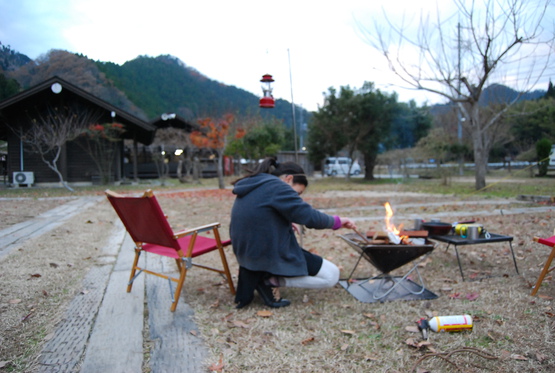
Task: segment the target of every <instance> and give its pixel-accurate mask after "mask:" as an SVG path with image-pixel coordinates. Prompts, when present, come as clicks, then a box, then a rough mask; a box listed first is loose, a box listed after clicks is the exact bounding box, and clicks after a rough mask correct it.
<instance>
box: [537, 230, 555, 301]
mask: <svg viewBox="0 0 555 373" xmlns="http://www.w3.org/2000/svg"><path fill="white" fill-rule="evenodd" d="M534 241H535V242H538V243H541V244H543V245H546V246H550V247H552V249H551V254H550V255H549V258H547V261H546V262H545V265H544V266H543V269H542V273H541V274H540V277H539V278H538V281H537V282H536V286H534V289H533V290H532V296H534V295H536V293H537V292H538V290H539V289H540V286H541V284H542V282H543V279H544V278H545V275H547V274H548V273H549V272H551V271H553V270H554V269H555V267H551V268H549V266H550V265H551V262H552V261H553V259H554V258H555V236H551V237H549V238H539V237H534Z"/></svg>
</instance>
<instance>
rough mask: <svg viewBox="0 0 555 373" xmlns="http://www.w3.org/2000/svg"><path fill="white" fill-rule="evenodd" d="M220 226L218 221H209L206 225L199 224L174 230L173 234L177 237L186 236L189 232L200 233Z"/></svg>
mask: <svg viewBox="0 0 555 373" xmlns="http://www.w3.org/2000/svg"><path fill="white" fill-rule="evenodd" d="M219 227H220V223H219V222H215V223H210V224H206V225H201V226H200V227H196V228H189V229H186V230H183V231H179V232H174V234H173V236H174V237H175V238H176V239H178V238H181V237H184V236H188V235H190V234H193V233H195V232H196V233H201V232H206V231H211V230H213V229H217V228H219Z"/></svg>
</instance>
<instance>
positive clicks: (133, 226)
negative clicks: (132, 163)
mask: <svg viewBox="0 0 555 373" xmlns="http://www.w3.org/2000/svg"><path fill="white" fill-rule="evenodd" d="M105 193H106V196H107V198H108V200H109V201H110V203H111V204H112V206H113V207H114V210H115V211H116V213H117V214H118V216H119V218H120V219H121V221H122V223H123V225H124V226H125V228H126V230H127V232H128V233H129V235H130V236H131V238H132V239H133V241H134V243H135V258H134V260H133V266H132V268H131V274H130V276H129V283H128V285H127V292H130V291H131V289H132V287H133V281H134V280H135V279H136V278H137V277H138V276H139V275H140V274H141V273H142V272H145V273H147V274H150V275H154V276H157V277H161V278H163V279H166V280H168V282H169V284H170V293H171V296H172V304H171V307H170V310H171V312H174V311H175V309H176V307H177V303H178V301H179V296H180V294H181V291H182V289H183V285H184V283H185V279H186V277H187V270H189V269H190V268H192V267H193V266H195V267H199V268H204V269H207V270H210V271H214V272H217V273H220V274H221V275H222V276H223V277H224V278H225V279H226V280H227V283H228V285H229V289H230V291H231V294H235V286H234V285H233V280H232V278H231V273H230V271H229V266H228V264H227V259H226V256H225V252H224V249H223V248H224V246H228V245H230V244H231V241H229V240H227V241H224V242H222V240H221V238H220V233H219V230H218V229H219V228H220V223H218V222H215V223H211V224H206V225H202V226H199V227H195V228H190V229H186V230H183V231H179V232H173V231H172V229H171V227H170V225H169V222H168V221H167V217H166V216H165V215H164V214H163V212H162V209H161V208H160V205H159V204H158V201H157V200H156V197H155V196H154V193H153V192H152V190H147V191H146V192H145V193H144V194H143V195H142V196H140V197H131V196H123V195H120V194H117V193H114V192H113V191H110V190H106V192H105ZM141 199H142V200H143V201H141ZM126 201H127V203H128V204H129V203H133V204H137V205H136V206H135V205H133V207H132V208H127V207H126V206H125V204H126ZM141 202H146V203H145V210H146V209H150V210H148V211H144V212H145V213H147V214H148V216H140V215H141V213H142V212H141V211H140V207H139V204H141ZM130 210H133V211H130ZM138 216H139V217H138ZM140 219H142V223H143V227H142V228H143V229H141V227H140V225H141V224H140V223H141V221H139V224H137V220H140ZM147 221H148V223H149V224H150V223H152V231H156V230H157V229H156V228H157V227H158V228H160V229H159V232H150V230H151V229H150V227H148V229H145V226H144V223H145V222H147ZM145 230H148V231H149V232H145ZM207 231H211V232H213V235H214V238H213V239H212V238H208V237H204V236H199V233H203V232H207ZM145 236H147V237H148V236H157V237H155V238H154V239H152V240H147V239H145V238H144V237H145ZM149 241H151V242H149ZM214 250H218V252H219V254H220V259H221V261H222V266H223V269H219V268H212V267H208V266H205V265H200V264H197V263H193V258H194V257H196V256H200V255H203V254H206V253H208V252H211V251H214ZM143 252H147V253H152V254H157V255H162V256H166V257H170V258H173V259H175V263H176V264H177V269H178V272H179V277H177V278H176V277H172V276H170V275H166V274H163V273H159V272H155V271H152V270H149V269H146V268H143V267H139V259H140V256H141V254H142V253H143ZM172 282H175V283H176V284H177V287H176V288H175V291H172Z"/></svg>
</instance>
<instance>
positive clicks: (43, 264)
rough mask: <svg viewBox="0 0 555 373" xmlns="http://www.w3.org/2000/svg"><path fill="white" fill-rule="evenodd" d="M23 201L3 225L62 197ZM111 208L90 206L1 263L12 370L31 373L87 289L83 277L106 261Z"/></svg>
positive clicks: (4, 358)
mask: <svg viewBox="0 0 555 373" xmlns="http://www.w3.org/2000/svg"><path fill="white" fill-rule="evenodd" d="M43 202H44V204H43ZM18 203H19V204H18V208H17V209H14V210H12V211H19V212H21V214H19V216H17V214H13V213H12V214H11V217H10V219H9V220H2V226H1V227H0V228H5V227H6V225H4V224H8V223H9V225H11V224H14V223H16V222H19V221H21V220H25V219H27V218H29V217H30V216H33V214H37V213H39V212H44V210H45V208H44V207H48V208H51V207H56V206H57V205H59V204H60V201H43V200H25V201H19V202H18ZM1 205H2V206H5V205H6V206H7V205H9V203H7V201H2V202H1ZM108 208H109V206H108V205H107V204H102V205H99V206H97V208H95V209H89V210H88V211H86V212H83V213H81V214H79V215H77V216H75V217H74V218H73V219H71V220H70V221H68V222H67V223H65V224H64V225H62V226H60V227H58V228H56V229H54V230H52V231H50V232H47V233H45V234H44V235H42V236H40V237H37V238H34V239H30V240H28V241H27V242H25V243H24V244H22V245H20V246H19V247H17V248H15V249H14V251H13V252H12V253H10V254H9V255H8V256H6V257H5V258H3V259H2V260H1V261H0V283H1V284H2V286H1V287H0V320H1V322H0V361H1V362H9V363H8V364H7V366H6V369H7V370H8V371H18V372H28V371H31V369H30V367H32V365H33V364H34V362H35V359H36V357H37V355H38V353H39V352H40V350H41V347H42V345H43V343H44V341H45V340H47V339H48V338H50V336H49V335H50V333H52V332H53V328H54V326H55V325H56V323H57V322H58V321H59V318H60V317H61V316H62V315H63V313H64V311H65V307H66V305H67V304H68V302H69V301H70V300H71V299H72V298H73V297H74V296H76V295H77V294H79V292H80V291H82V290H83V289H82V288H81V280H82V278H83V277H84V275H85V274H86V273H87V272H88V271H89V269H90V268H91V266H93V265H95V263H97V261H98V260H102V250H101V248H102V247H103V246H104V243H105V242H106V241H107V239H108V237H109V233H110V231H111V229H112V224H111V222H110V219H111V215H110V214H111V211H110V210H109V209H108ZM0 370H2V369H0Z"/></svg>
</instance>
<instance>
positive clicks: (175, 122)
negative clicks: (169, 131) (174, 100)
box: [150, 113, 199, 132]
mask: <svg viewBox="0 0 555 373" xmlns="http://www.w3.org/2000/svg"><path fill="white" fill-rule="evenodd" d="M150 124H152V125H153V126H155V127H156V128H157V129H160V128H168V127H172V128H179V129H184V130H185V131H187V132H193V131H194V130H196V129H198V128H199V126H198V125H197V124H193V123H191V122H189V121H187V120H186V119H185V118H183V117H180V116H179V115H177V114H175V113H164V114H162V115H160V116H159V117H158V118H156V119H154V120H151V121H150Z"/></svg>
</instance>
